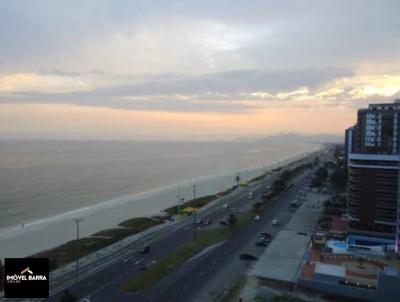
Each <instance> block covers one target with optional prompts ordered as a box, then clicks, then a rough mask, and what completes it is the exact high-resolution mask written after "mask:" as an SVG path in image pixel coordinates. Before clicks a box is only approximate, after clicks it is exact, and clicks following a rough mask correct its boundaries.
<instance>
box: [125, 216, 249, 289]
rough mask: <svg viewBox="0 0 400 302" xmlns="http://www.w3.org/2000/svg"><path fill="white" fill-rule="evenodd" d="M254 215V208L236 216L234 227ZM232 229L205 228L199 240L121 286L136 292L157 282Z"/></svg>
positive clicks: (187, 244)
mask: <svg viewBox="0 0 400 302" xmlns="http://www.w3.org/2000/svg"><path fill="white" fill-rule="evenodd" d="M252 217H253V211H252V210H248V211H246V212H243V213H241V214H240V215H239V216H238V217H236V220H235V223H234V225H233V228H232V229H238V228H240V227H241V226H242V225H244V224H246V223H247V222H248V221H249V220H251V218H252ZM232 229H231V228H227V227H220V228H218V229H213V230H204V231H200V232H198V234H197V240H194V241H190V242H188V243H186V244H184V245H182V246H181V247H179V248H177V249H176V250H175V251H174V252H173V253H172V254H170V255H168V256H166V257H165V258H163V259H162V260H160V261H159V262H157V263H155V264H153V265H151V266H150V267H149V268H148V269H147V270H146V271H145V272H144V273H143V274H140V275H139V276H134V277H133V278H131V279H130V280H127V281H126V282H124V283H123V284H122V285H121V288H122V289H124V290H126V291H130V292H136V291H140V290H143V289H146V288H148V287H150V286H152V285H154V283H155V282H157V281H158V280H160V279H161V278H162V277H164V276H165V275H167V274H168V273H170V272H172V271H173V270H174V269H176V268H177V267H178V266H180V265H182V264H183V263H185V262H186V261H187V260H189V259H190V258H192V257H193V256H195V255H196V254H197V253H199V252H200V251H202V250H203V249H204V248H206V247H208V246H211V245H213V244H215V243H217V242H220V241H222V240H224V239H225V238H227V237H228V236H229V234H231V232H232Z"/></svg>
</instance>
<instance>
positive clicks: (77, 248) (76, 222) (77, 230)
mask: <svg viewBox="0 0 400 302" xmlns="http://www.w3.org/2000/svg"><path fill="white" fill-rule="evenodd" d="M82 220H83V218H74V221H75V224H76V252H77V258H76V267H75V279H76V281H78V277H79V223H80V222H81V221H82Z"/></svg>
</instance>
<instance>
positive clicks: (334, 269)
mask: <svg viewBox="0 0 400 302" xmlns="http://www.w3.org/2000/svg"><path fill="white" fill-rule="evenodd" d="M315 273H316V274H323V275H330V276H336V277H343V278H344V277H346V267H344V266H341V265H335V264H327V263H322V262H318V263H317V265H316V266H315Z"/></svg>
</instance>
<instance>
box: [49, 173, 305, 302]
mask: <svg viewBox="0 0 400 302" xmlns="http://www.w3.org/2000/svg"><path fill="white" fill-rule="evenodd" d="M276 177H277V176H276V175H271V176H269V177H268V179H267V180H266V182H264V180H262V181H260V182H258V183H255V184H253V186H252V188H251V190H252V191H253V194H254V199H255V200H257V199H259V198H260V196H261V194H262V192H263V188H262V185H271V184H272V183H273V181H274V180H275V179H276ZM301 180H302V179H301V177H300V180H299V184H300V183H301ZM289 195H290V194H289ZM281 198H282V199H283V201H282V202H274V203H273V204H272V205H271V207H268V211H267V212H266V215H262V217H263V218H262V221H261V222H260V223H256V222H254V221H251V222H249V224H248V225H246V226H245V227H244V228H243V230H240V232H239V233H238V234H235V240H229V242H227V243H223V244H222V245H221V246H218V247H216V248H215V249H210V250H209V251H207V252H205V253H204V254H202V255H200V256H199V257H197V258H196V259H194V260H193V261H191V262H190V265H184V266H183V268H179V269H178V270H177V271H175V272H173V273H172V274H170V275H171V276H170V275H168V276H167V277H166V278H164V279H163V280H161V281H160V282H159V283H160V284H158V286H156V287H155V288H152V289H150V290H148V291H146V292H145V293H141V294H140V295H138V294H128V293H126V292H125V293H124V292H122V291H121V290H120V289H119V285H120V283H121V282H122V281H123V280H124V279H126V278H127V277H130V276H132V275H134V274H137V273H139V272H138V267H139V266H140V264H141V263H151V262H154V261H157V260H158V259H161V258H163V257H165V256H166V255H168V254H169V253H171V252H172V251H173V250H174V249H176V247H177V246H179V245H181V244H183V243H184V242H187V241H190V240H192V237H193V231H192V226H193V219H192V218H188V219H185V220H183V221H179V222H168V223H165V224H162V225H159V226H156V227H153V228H151V229H148V230H146V231H144V232H142V233H140V234H137V235H134V236H131V237H129V238H126V239H124V240H122V241H120V242H117V243H115V244H113V245H110V246H108V247H106V248H104V249H102V250H100V251H98V252H96V253H93V254H91V255H89V256H86V257H84V258H82V259H81V260H80V271H79V281H78V282H76V280H75V263H72V264H69V265H67V266H65V267H63V268H60V269H58V270H56V271H54V272H53V273H52V274H51V278H50V281H51V298H50V301H57V300H58V298H59V296H60V293H61V292H62V291H63V289H64V288H69V289H70V290H71V291H72V292H74V293H76V294H77V295H78V297H80V298H83V297H88V298H89V299H90V300H91V301H109V300H107V299H111V298H112V299H115V297H119V299H121V301H123V300H124V299H125V298H126V297H130V298H132V295H134V296H135V301H136V300H137V301H141V300H143V301H145V300H146V299H147V298H148V297H153V299H154V298H155V297H162V293H165V292H167V291H168V290H167V289H170V290H173V288H175V290H176V291H179V289H178V287H176V285H174V284H175V283H179V282H181V283H182V282H188V283H191V282H194V283H196V282H200V279H202V278H201V277H200V276H207V275H211V276H213V275H214V274H216V273H217V272H218V271H219V270H220V269H222V267H224V266H225V264H226V263H225V260H226V259H227V257H226V255H225V256H220V260H219V261H217V264H218V265H206V266H204V265H201V263H207V261H208V260H207V258H209V257H213V258H214V257H217V258H218V256H215V253H218V254H219V255H224V253H230V251H231V250H232V246H230V245H233V247H235V246H236V247H238V246H246V242H247V243H248V242H249V240H250V238H251V236H250V235H251V234H254V235H256V234H257V230H255V228H256V229H257V228H262V226H263V225H264V224H265V223H267V224H268V223H269V221H270V220H271V219H273V218H274V217H275V216H276V215H278V214H279V212H281V211H282V209H283V208H282V207H284V206H285V204H287V203H289V202H290V200H291V198H292V197H291V196H282V197H281ZM226 202H231V203H233V204H234V207H235V209H236V210H239V211H245V210H246V209H248V208H249V206H251V203H252V202H251V203H250V202H249V201H248V199H247V193H246V192H245V191H242V193H241V194H240V198H239V199H237V193H236V192H233V193H231V194H229V195H226V196H224V197H221V198H218V199H217V200H216V201H214V202H212V203H210V204H209V205H207V206H206V208H204V209H203V210H202V211H201V213H200V214H199V217H202V218H204V219H206V218H207V219H212V220H213V221H214V223H217V222H218V220H219V219H222V218H224V216H226V214H227V213H226V209H225V208H223V207H221V205H222V204H224V203H226ZM149 242H151V246H152V252H151V253H150V254H149V255H138V254H137V253H136V251H137V249H139V248H140V247H141V246H142V245H143V244H145V243H146V244H147V243H149ZM221 253H222V254H221ZM212 254H214V255H212ZM235 255H236V254H235ZM236 256H237V255H236ZM236 259H237V257H236ZM213 263H214V262H213ZM243 265H244V264H243ZM204 267H209V268H210V271H209V272H208V273H204V272H203V273H202V274H200V273H199V274H195V275H194V276H192V277H193V278H192V277H190V278H187V277H188V276H187V274H193V273H194V272H195V271H196V269H199V268H204ZM243 269H246V266H244V267H242V268H241V269H240V270H243ZM182 270H183V271H182ZM176 274H178V275H179V274H181V275H179V276H180V277H179V276H177V275H176ZM182 276H186V277H185V278H184V279H182V278H183V277H182ZM203 278H204V277H203ZM192 279H193V280H192ZM179 280H181V281H179ZM183 280H185V281H183ZM203 281H204V280H203ZM200 284H201V282H200ZM181 285H182V284H181ZM182 286H183V287H185V288H186V289H187V290H188V288H189V287H190V285H187V284H184V285H182ZM193 287H194V288H195V289H196V290H194V289H193V290H190V291H191V293H189V292H187V293H186V295H187V294H190V296H191V297H193V296H195V295H194V293H195V292H197V290H199V288H198V286H196V285H195V284H193ZM121 294H123V295H122V296H121ZM169 294H171V297H176V298H177V299H173V300H174V301H180V300H179V297H178V296H177V294H179V293H178V292H176V293H169ZM203 294H204V293H203ZM179 295H180V294H179ZM124 297H125V298H124ZM165 297H167V296H164V298H165ZM180 298H183V297H180ZM157 299H158V300H159V301H167V300H162V299H161V298H157ZM157 299H156V300H157Z"/></svg>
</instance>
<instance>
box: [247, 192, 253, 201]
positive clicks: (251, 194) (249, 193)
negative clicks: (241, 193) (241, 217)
mask: <svg viewBox="0 0 400 302" xmlns="http://www.w3.org/2000/svg"><path fill="white" fill-rule="evenodd" d="M247 199H253V192H252V191H249V192H248V193H247Z"/></svg>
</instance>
